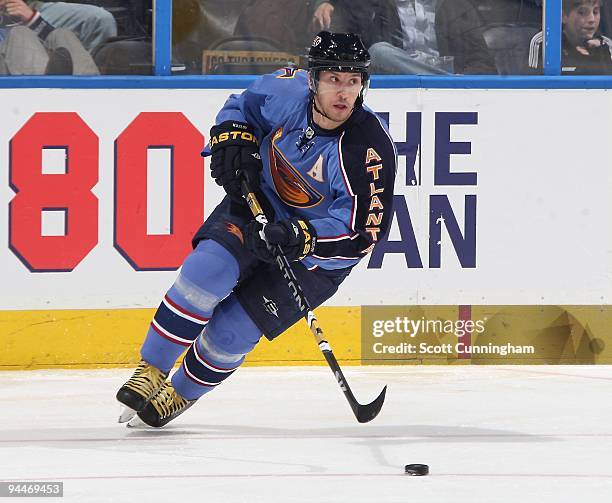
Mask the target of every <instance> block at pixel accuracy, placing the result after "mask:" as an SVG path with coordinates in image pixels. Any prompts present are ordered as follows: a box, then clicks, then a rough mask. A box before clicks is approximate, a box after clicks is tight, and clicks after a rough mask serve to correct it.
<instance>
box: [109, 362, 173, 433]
mask: <svg viewBox="0 0 612 503" xmlns="http://www.w3.org/2000/svg"><path fill="white" fill-rule="evenodd" d="M166 377H168V374H167V373H164V372H162V371H161V370H159V369H158V368H156V367H154V366H153V365H150V364H149V363H147V362H146V361H144V360H141V361H140V363H139V364H138V367H136V370H135V371H134V374H133V375H132V377H130V378H129V379H128V381H127V382H126V383H125V384H124V385H123V386H121V388H119V391H118V392H117V400H118V401H119V402H120V403H121V404H122V405H123V410H122V411H121V413H120V415H119V422H120V423H125V422H127V421H129V420H130V419H132V418H133V417H134V416H135V415H136V413H137V412H139V411H141V410H143V409H144V408H145V407H146V405H147V403H149V400H151V398H153V396H155V395H156V394H157V393H158V392H159V390H160V389H161V388H162V386H163V384H164V382H165V380H166Z"/></svg>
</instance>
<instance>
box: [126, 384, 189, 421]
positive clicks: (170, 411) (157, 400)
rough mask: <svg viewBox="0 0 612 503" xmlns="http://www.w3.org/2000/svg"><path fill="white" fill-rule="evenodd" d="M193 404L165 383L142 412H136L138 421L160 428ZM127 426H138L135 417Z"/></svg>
mask: <svg viewBox="0 0 612 503" xmlns="http://www.w3.org/2000/svg"><path fill="white" fill-rule="evenodd" d="M195 402H196V401H195V400H192V401H189V400H185V399H184V398H183V397H182V396H181V395H179V394H178V393H177V392H176V390H175V389H174V388H173V387H172V384H170V383H169V382H165V383H164V385H163V387H162V389H161V390H160V392H159V393H158V394H157V395H155V396H154V397H153V398H152V399H151V401H150V402H149V403H148V404H147V405H146V406H145V408H144V409H143V410H142V411H140V412H138V419H140V420H141V421H142V422H143V423H145V424H146V425H148V426H152V427H154V428H161V427H162V426H164V425H166V424H168V423H169V422H170V421H172V420H173V419H174V418H175V417H177V416H179V415H180V414H182V413H183V412H185V411H186V410H187V409H188V408H189V407H191V406H192V405H193V404H194V403H195ZM129 426H140V423H139V422H138V421H137V418H136V417H135V418H134V419H132V420H131V421H130V423H129Z"/></svg>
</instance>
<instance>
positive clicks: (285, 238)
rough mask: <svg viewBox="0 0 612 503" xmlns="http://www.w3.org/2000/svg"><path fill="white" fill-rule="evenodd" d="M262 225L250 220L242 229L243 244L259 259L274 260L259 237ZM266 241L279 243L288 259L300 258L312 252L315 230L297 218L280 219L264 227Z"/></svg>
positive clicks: (315, 235) (315, 242)
mask: <svg viewBox="0 0 612 503" xmlns="http://www.w3.org/2000/svg"><path fill="white" fill-rule="evenodd" d="M262 228H264V227H263V225H262V224H260V223H259V222H256V221H254V220H253V221H252V222H249V223H248V224H247V226H246V227H245V229H244V245H245V246H246V247H247V248H248V249H249V250H250V251H251V252H252V253H253V255H255V256H256V257H257V258H258V259H259V260H263V261H264V262H274V254H273V253H272V251H270V250H268V247H267V246H266V242H265V241H264V240H263V239H262V237H261V230H262ZM264 233H265V235H266V239H267V240H268V243H270V244H271V245H280V246H281V248H282V250H283V253H284V254H285V256H286V257H287V259H288V260H289V261H294V260H301V259H303V258H304V257H307V256H308V255H312V254H313V253H314V250H315V247H316V244H317V231H316V230H315V228H314V227H313V226H312V225H311V224H310V222H308V220H302V219H299V218H292V219H291V220H281V221H280V222H276V223H273V224H268V225H266V226H265V228H264Z"/></svg>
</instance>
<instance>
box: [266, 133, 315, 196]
mask: <svg viewBox="0 0 612 503" xmlns="http://www.w3.org/2000/svg"><path fill="white" fill-rule="evenodd" d="M282 136H283V129H282V128H279V129H277V130H276V132H275V133H274V135H273V136H272V141H271V142H270V173H271V175H272V181H273V182H274V187H275V189H276V192H277V193H278V195H279V196H280V198H281V199H282V200H283V201H284V202H285V203H287V204H288V205H289V206H294V207H296V208H311V207H313V206H316V205H317V204H319V203H320V202H321V201H322V200H323V196H322V195H321V194H319V193H318V192H317V191H316V190H315V189H314V188H313V187H312V186H311V185H310V184H309V183H308V181H307V180H306V179H305V178H304V177H303V176H302V175H301V174H300V172H299V171H298V170H297V169H296V168H294V167H293V166H292V165H291V163H290V162H289V161H288V160H287V158H286V157H285V156H284V155H283V153H282V152H281V151H280V149H279V148H278V146H277V145H276V142H277V140H279V139H280V138H281V137H282Z"/></svg>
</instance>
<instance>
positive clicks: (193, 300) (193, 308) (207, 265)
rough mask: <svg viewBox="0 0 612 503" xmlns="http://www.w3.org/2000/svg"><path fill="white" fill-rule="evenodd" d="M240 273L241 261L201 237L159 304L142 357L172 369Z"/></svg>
mask: <svg viewBox="0 0 612 503" xmlns="http://www.w3.org/2000/svg"><path fill="white" fill-rule="evenodd" d="M238 275H239V267H238V263H237V262H236V259H235V258H234V257H233V255H231V253H230V252H229V251H227V250H226V249H225V248H224V247H223V246H221V245H220V244H218V243H217V242H215V241H212V240H204V241H201V242H200V243H199V244H198V246H197V247H196V249H195V250H194V251H193V252H192V253H191V254H190V255H189V256H188V257H187V259H186V260H185V262H184V263H183V266H182V268H181V272H180V274H179V276H178V278H177V279H176V281H175V282H174V284H173V285H172V287H171V288H170V290H169V291H168V293H167V294H166V295H165V296H164V299H163V300H162V302H161V304H160V305H159V307H158V308H157V311H156V313H155V316H154V317H153V321H152V322H151V325H150V326H149V330H148V331H147V336H146V339H145V341H144V343H143V345H142V348H141V351H140V352H141V356H142V358H143V359H144V360H145V361H147V362H149V363H150V364H151V365H154V366H155V367H157V368H158V369H160V370H162V371H164V372H169V371H170V369H171V368H172V366H173V365H174V363H175V362H176V360H177V358H178V357H179V356H180V355H181V353H183V351H185V349H187V348H188V347H189V346H190V345H191V343H192V342H193V341H194V340H195V339H196V338H197V336H198V335H199V334H200V333H201V332H202V330H203V329H204V327H206V325H207V323H208V321H209V319H210V317H211V316H212V313H213V311H214V309H215V307H216V306H217V304H218V303H219V301H220V300H221V299H223V298H225V297H226V296H227V295H228V294H229V293H230V292H231V291H232V289H233V288H234V286H235V285H236V282H237V281H238Z"/></svg>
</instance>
